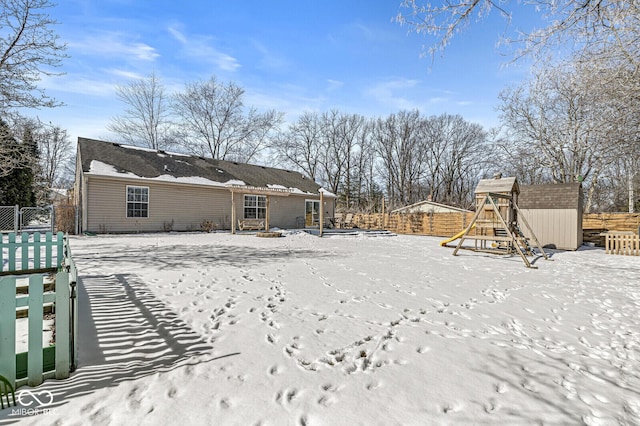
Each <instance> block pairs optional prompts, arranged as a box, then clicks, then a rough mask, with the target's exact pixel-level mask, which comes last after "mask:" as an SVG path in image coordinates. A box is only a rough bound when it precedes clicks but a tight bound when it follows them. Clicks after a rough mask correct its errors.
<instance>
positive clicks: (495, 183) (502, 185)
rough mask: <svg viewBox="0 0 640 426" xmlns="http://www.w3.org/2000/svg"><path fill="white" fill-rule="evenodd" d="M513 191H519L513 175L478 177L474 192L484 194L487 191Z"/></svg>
mask: <svg viewBox="0 0 640 426" xmlns="http://www.w3.org/2000/svg"><path fill="white" fill-rule="evenodd" d="M512 191H513V192H515V193H516V194H518V193H520V189H519V187H518V182H517V180H516V178H515V177H504V178H493V179H480V182H478V186H476V194H486V193H487V192H498V193H500V192H512Z"/></svg>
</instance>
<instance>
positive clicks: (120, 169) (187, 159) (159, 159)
mask: <svg viewBox="0 0 640 426" xmlns="http://www.w3.org/2000/svg"><path fill="white" fill-rule="evenodd" d="M78 152H79V155H78V157H79V158H80V159H81V161H82V171H83V173H87V174H90V175H102V176H117V177H127V178H138V179H147V180H157V181H165V182H181V183H192V184H197V185H209V186H220V187H230V186H234V185H235V186H245V187H248V188H249V187H250V188H264V189H266V188H272V189H286V190H288V191H289V192H290V193H293V194H304V195H317V194H318V191H319V190H321V187H320V185H318V184H317V183H316V182H314V181H313V180H311V179H309V178H307V177H305V176H304V175H303V174H301V173H299V172H294V171H291V170H285V169H277V168H273V167H266V166H259V165H254V164H245V163H238V162H232V161H224V160H215V159H211V158H205V157H197V156H189V155H185V154H176V153H170V152H166V151H155V150H152V149H149V148H140V147H133V146H126V145H122V144H118V143H111V142H105V141H99V140H93V139H87V138H78ZM177 156H179V157H180V158H177ZM324 194H325V195H327V196H333V194H331V193H329V192H326V191H325V192H324Z"/></svg>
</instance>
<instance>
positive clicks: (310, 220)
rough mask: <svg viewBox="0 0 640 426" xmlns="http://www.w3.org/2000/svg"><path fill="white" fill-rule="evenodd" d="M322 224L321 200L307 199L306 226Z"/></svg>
mask: <svg viewBox="0 0 640 426" xmlns="http://www.w3.org/2000/svg"><path fill="white" fill-rule="evenodd" d="M319 224H320V201H315V200H306V202H305V215H304V226H319Z"/></svg>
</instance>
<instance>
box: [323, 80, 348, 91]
mask: <svg viewBox="0 0 640 426" xmlns="http://www.w3.org/2000/svg"><path fill="white" fill-rule="evenodd" d="M327 84H328V87H327V90H329V91H333V90H337V89H339V88H341V87H342V86H344V81H339V80H332V79H328V80H327Z"/></svg>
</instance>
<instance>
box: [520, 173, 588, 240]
mask: <svg viewBox="0 0 640 426" xmlns="http://www.w3.org/2000/svg"><path fill="white" fill-rule="evenodd" d="M582 203H583V196H582V185H581V184H580V183H559V184H549V185H522V186H520V197H519V199H518V207H519V208H520V210H521V211H522V212H523V213H524V215H525V217H526V220H527V222H528V223H529V226H531V229H532V230H533V232H534V233H535V235H536V237H538V240H539V241H540V244H542V245H543V246H544V247H548V248H557V249H562V250H577V249H578V247H580V246H581V245H582V208H583V207H582ZM525 234H526V232H525ZM527 236H528V235H527Z"/></svg>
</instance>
